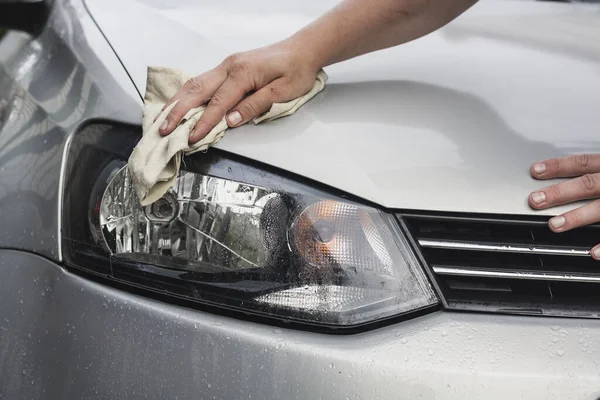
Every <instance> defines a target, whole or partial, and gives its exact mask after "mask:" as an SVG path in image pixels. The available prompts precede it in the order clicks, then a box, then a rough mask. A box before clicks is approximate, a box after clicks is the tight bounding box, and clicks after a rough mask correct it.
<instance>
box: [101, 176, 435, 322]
mask: <svg viewBox="0 0 600 400" xmlns="http://www.w3.org/2000/svg"><path fill="white" fill-rule="evenodd" d="M131 185H132V184H131V179H130V175H129V171H128V169H127V168H126V167H124V168H123V169H121V170H120V171H119V172H118V173H117V174H116V176H115V177H114V178H113V179H112V181H111V182H110V183H109V185H108V187H107V188H106V190H105V192H104V195H103V197H102V200H101V203H100V204H101V205H100V213H99V221H100V226H101V229H102V236H103V240H104V243H105V245H106V246H107V247H108V248H109V249H110V252H111V254H112V258H113V264H115V263H117V264H119V265H122V266H123V265H127V266H129V267H130V268H135V269H137V270H139V271H140V272H145V273H150V274H157V275H160V276H161V277H162V278H170V279H173V280H182V281H186V282H188V283H194V284H196V285H200V286H201V288H200V287H198V291H197V292H196V294H195V297H196V298H200V299H205V300H208V301H210V302H212V303H218V304H221V305H227V306H230V307H237V308H243V309H244V310H246V311H253V312H259V313H265V314H268V315H270V316H274V315H276V316H280V317H284V318H292V319H299V320H303V321H308V322H313V323H323V324H327V325H342V326H348V325H350V326H351V325H357V324H363V323H365V322H368V321H373V320H377V319H381V318H385V317H390V316H393V315H397V314H402V313H405V312H407V311H412V310H415V309H419V308H422V307H426V306H428V305H431V304H433V303H435V302H436V298H435V295H434V293H433V290H432V289H431V286H430V285H429V283H428V281H427V279H426V278H425V276H424V275H423V273H422V272H421V269H420V267H419V266H418V264H417V262H416V260H415V258H414V257H413V256H412V252H411V250H410V249H409V248H408V246H407V244H406V242H404V241H403V240H402V235H401V234H400V233H399V232H397V231H395V230H394V228H393V227H394V225H393V224H394V222H393V221H392V220H391V218H390V217H388V216H387V215H386V214H383V213H381V212H380V211H378V210H375V209H372V208H369V207H365V206H362V205H358V204H354V203H350V202H346V201H340V200H334V199H329V198H325V197H321V196H318V195H315V194H308V193H306V194H302V193H300V192H297V193H286V192H283V191H279V190H277V188H276V187H270V188H268V187H261V186H256V185H251V184H247V183H243V182H236V181H234V180H229V179H222V178H217V177H210V176H206V175H202V174H197V173H192V172H187V171H182V172H181V173H180V175H179V177H178V179H177V184H176V186H175V187H174V188H173V189H171V190H170V191H169V192H168V193H167V194H166V195H165V196H164V197H163V198H161V199H160V200H159V201H157V202H156V203H154V204H152V205H150V206H146V207H141V206H140V205H139V200H138V198H137V197H136V195H135V191H134V190H133V187H132V186H131Z"/></svg>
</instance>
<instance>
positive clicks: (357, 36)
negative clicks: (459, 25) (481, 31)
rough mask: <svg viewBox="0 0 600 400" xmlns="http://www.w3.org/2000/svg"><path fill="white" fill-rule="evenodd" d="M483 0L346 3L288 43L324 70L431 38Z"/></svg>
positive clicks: (365, 0) (350, 0) (354, 0)
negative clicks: (426, 36)
mask: <svg viewBox="0 0 600 400" xmlns="http://www.w3.org/2000/svg"><path fill="white" fill-rule="evenodd" d="M475 2H477V0H345V1H343V2H342V3H340V4H339V5H338V6H337V7H335V8H333V9H332V10H331V11H329V12H328V13H327V14H325V15H323V16H322V17H321V18H319V19H317V20H316V21H314V22H313V23H311V24H310V25H308V26H306V27H305V28H304V29H302V30H300V31H299V32H298V33H296V34H294V35H293V36H291V37H290V38H288V39H287V40H286V41H288V42H289V43H291V44H292V45H293V46H294V47H296V48H297V49H298V50H299V51H302V52H304V53H306V54H310V57H311V62H312V63H313V65H314V66H315V68H322V67H325V66H327V65H331V64H335V63H337V62H340V61H344V60H347V59H350V58H353V57H356V56H360V55H362V54H366V53H370V52H373V51H376V50H381V49H385V48H388V47H392V46H397V45H400V44H403V43H406V42H409V41H412V40H414V39H417V38H419V37H421V36H425V35H427V34H429V33H431V32H433V31H435V30H436V29H438V28H440V27H442V26H444V25H446V24H447V23H448V22H450V21H452V20H453V19H455V18H456V17H457V16H459V15H460V14H462V13H463V12H464V11H465V10H467V9H468V8H469V7H470V6H472V5H473V4H474V3H475Z"/></svg>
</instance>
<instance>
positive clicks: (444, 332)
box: [442, 329, 448, 337]
mask: <svg viewBox="0 0 600 400" xmlns="http://www.w3.org/2000/svg"><path fill="white" fill-rule="evenodd" d="M442 336H444V337H446V336H448V331H447V330H445V329H444V330H443V331H442Z"/></svg>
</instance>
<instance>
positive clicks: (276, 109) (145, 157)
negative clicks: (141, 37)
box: [128, 67, 327, 206]
mask: <svg viewBox="0 0 600 400" xmlns="http://www.w3.org/2000/svg"><path fill="white" fill-rule="evenodd" d="M189 78H190V77H189V76H187V75H186V74H185V73H184V72H183V71H180V70H177V69H171V68H162V67H149V68H148V76H147V82H146V95H145V96H144V111H143V119H142V139H141V140H140V141H139V143H138V144H137V146H136V147H135V149H134V150H133V153H131V156H130V158H129V162H128V168H129V172H130V175H131V178H132V183H133V186H134V188H135V190H136V193H137V195H138V198H139V199H140V202H141V205H142V206H146V205H149V204H152V203H154V202H155V201H156V200H158V199H160V198H161V197H162V196H163V195H164V194H165V193H166V192H167V191H168V190H169V188H171V187H172V186H173V185H174V183H175V181H176V179H177V174H178V173H179V167H180V164H181V158H182V156H183V155H184V154H186V155H187V154H193V153H196V152H198V151H202V150H207V149H208V148H209V147H211V146H212V145H214V144H216V143H217V142H218V141H219V140H221V138H222V137H223V136H224V135H225V131H226V130H227V127H228V126H227V121H226V120H225V118H223V119H222V120H221V121H220V122H219V123H218V124H217V126H215V127H214V128H213V129H212V130H211V131H210V132H209V133H208V135H206V137H204V138H203V139H202V140H200V141H199V142H197V143H195V144H193V145H190V144H189V136H190V132H191V131H192V129H193V128H194V126H195V125H196V122H198V120H199V119H200V116H202V113H203V112H204V110H205V108H206V107H205V106H200V107H197V108H193V109H191V110H189V111H188V112H187V114H186V115H185V116H184V117H183V119H182V120H181V122H180V123H179V124H178V125H177V127H176V128H175V130H174V131H173V132H172V133H171V134H170V135H168V136H162V135H161V134H160V133H159V132H158V129H159V127H160V126H161V124H162V123H163V122H164V120H165V119H166V117H167V115H168V114H169V112H170V111H171V109H172V108H173V107H174V106H175V104H177V103H176V102H175V103H173V104H171V105H169V107H167V108H166V109H165V110H164V111H162V112H161V110H162V108H163V107H164V106H165V104H166V103H167V101H169V99H171V98H172V97H173V95H175V93H177V91H178V90H179V89H180V88H181V87H182V86H183V84H184V83H185V82H186V81H187V80H188V79H189ZM326 81H327V74H326V73H325V72H324V71H322V70H321V71H319V73H318V74H317V79H316V80H315V83H314V85H313V87H312V89H311V90H310V91H309V92H308V93H306V94H305V95H304V96H302V97H299V98H297V99H294V100H292V101H289V102H287V103H275V104H273V106H272V107H271V109H270V110H269V111H268V112H266V113H265V114H263V115H261V116H259V117H257V118H255V119H254V120H253V123H254V124H258V123H261V122H268V121H272V120H274V119H277V118H281V117H286V116H288V115H291V114H293V113H294V112H296V110H297V109H298V108H300V107H301V106H302V105H303V104H304V103H306V102H307V101H309V100H310V99H312V98H313V97H314V96H315V95H316V94H317V93H319V92H320V91H321V90H323V88H324V87H325V82H326ZM157 116H158V117H157ZM155 118H156V120H154V119H155Z"/></svg>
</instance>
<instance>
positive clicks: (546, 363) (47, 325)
mask: <svg viewBox="0 0 600 400" xmlns="http://www.w3.org/2000/svg"><path fill="white" fill-rule="evenodd" d="M0 272H1V274H2V279H1V280H0V304H2V307H0V328H1V332H0V354H1V356H0V368H1V373H0V393H2V394H3V398H7V399H8V398H11V399H12V398H28V399H37V398H48V399H84V398H99V399H113V398H150V399H166V398H170V399H174V398H177V399H199V398H217V399H241V398H253V399H296V398H297V399H318V398H325V399H346V398H347V399H376V398H381V399H391V398H394V399H396V398H406V399H461V400H464V399H481V398H485V399H503V400H504V399H528V400H532V399H560V400H566V399H578V400H582V399H584V400H585V399H590V400H591V399H593V400H596V399H597V398H598V397H599V396H600V321H595V320H581V319H554V318H538V317H517V316H500V315H480V314H459V313H449V312H437V313H434V314H431V315H428V316H425V317H421V318H418V319H414V320H410V321H406V322H403V323H399V324H397V325H395V326H389V327H385V328H381V329H378V330H375V331H372V332H367V333H362V334H356V335H348V336H333V335H324V334H314V333H309V332H301V331H294V330H287V329H280V328H274V327H270V326H266V325H262V324H257V323H251V322H246V321H239V320H235V319H230V318H226V317H221V316H216V315H212V314H208V313H204V312H199V311H195V310H189V309H184V308H181V307H177V306H173V305H169V304H164V303H161V302H157V301H153V300H149V299H146V298H143V297H139V296H136V295H132V294H129V293H126V292H122V291H119V290H116V289H113V288H110V287H106V286H103V285H100V284H97V283H94V282H90V281H88V280H86V279H83V278H81V277H78V276H75V275H73V274H71V273H68V272H66V271H64V270H63V269H61V268H60V267H59V266H58V265H56V264H54V263H52V262H50V261H48V260H46V259H44V258H41V257H38V256H36V255H33V254H29V253H23V252H17V251H9V250H4V251H0Z"/></svg>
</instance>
